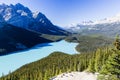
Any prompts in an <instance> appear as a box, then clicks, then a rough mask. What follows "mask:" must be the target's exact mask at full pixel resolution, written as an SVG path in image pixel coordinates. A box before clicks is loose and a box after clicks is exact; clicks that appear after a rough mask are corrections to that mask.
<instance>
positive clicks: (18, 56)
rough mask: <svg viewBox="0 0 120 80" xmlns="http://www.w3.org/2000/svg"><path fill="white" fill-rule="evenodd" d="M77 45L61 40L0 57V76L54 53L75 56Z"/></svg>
mask: <svg viewBox="0 0 120 80" xmlns="http://www.w3.org/2000/svg"><path fill="white" fill-rule="evenodd" d="M77 44H78V43H69V42H66V41H64V40H62V41H59V42H53V43H44V44H39V45H36V46H35V47H33V48H31V49H29V50H26V51H21V52H16V53H13V54H10V55H6V56H0V76H2V73H4V74H5V75H6V74H8V73H9V72H13V71H15V70H16V69H18V68H20V67H21V66H23V65H25V64H27V63H30V62H34V61H37V60H39V59H41V58H43V57H46V56H48V55H49V54H50V53H52V52H55V51H60V52H64V53H69V54H76V53H78V52H77V51H76V50H75V47H76V46H77Z"/></svg>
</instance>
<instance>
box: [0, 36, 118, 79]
mask: <svg viewBox="0 0 120 80" xmlns="http://www.w3.org/2000/svg"><path fill="white" fill-rule="evenodd" d="M114 45H115V47H111V46H110V47H109V46H108V47H103V48H98V49H96V50H95V51H90V52H89V51H87V52H86V53H80V54H74V55H69V54H66V53H62V52H53V53H51V54H50V55H49V56H47V57H45V58H43V59H41V60H38V61H36V62H33V63H30V64H26V65H24V66H22V67H21V68H19V69H18V70H16V71H15V72H13V73H10V74H9V75H7V76H4V74H3V76H2V77H1V78H0V80H49V79H50V78H52V77H53V76H56V75H58V74H61V73H63V72H71V71H88V72H93V73H95V72H98V73H100V74H99V75H98V80H120V41H119V38H118V37H117V38H116V40H115V41H114ZM43 54H44V53H43Z"/></svg>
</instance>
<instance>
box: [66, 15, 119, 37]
mask: <svg viewBox="0 0 120 80" xmlns="http://www.w3.org/2000/svg"><path fill="white" fill-rule="evenodd" d="M66 29H67V30H68V31H71V32H75V33H76V32H77V33H81V34H83V35H89V34H100V35H105V36H109V37H111V36H112V37H113V36H115V35H116V34H120V14H117V15H116V16H113V17H110V18H105V19H102V20H98V21H84V22H82V23H79V24H75V25H70V26H68V27H67V28H66Z"/></svg>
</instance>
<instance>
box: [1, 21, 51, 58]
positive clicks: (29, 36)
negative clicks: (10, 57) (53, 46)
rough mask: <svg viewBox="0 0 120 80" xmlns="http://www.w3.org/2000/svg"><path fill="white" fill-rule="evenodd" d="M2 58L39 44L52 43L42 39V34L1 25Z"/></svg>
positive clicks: (4, 24)
mask: <svg viewBox="0 0 120 80" xmlns="http://www.w3.org/2000/svg"><path fill="white" fill-rule="evenodd" d="M0 25H1V28H0V56H1V55H5V54H8V53H10V52H14V51H18V50H24V49H28V48H30V47H33V46H34V45H36V44H39V43H45V42H52V41H51V40H48V39H45V38H43V37H40V35H41V34H38V33H35V32H32V31H28V30H26V29H23V28H19V27H15V26H12V25H9V24H6V23H3V22H2V23H0Z"/></svg>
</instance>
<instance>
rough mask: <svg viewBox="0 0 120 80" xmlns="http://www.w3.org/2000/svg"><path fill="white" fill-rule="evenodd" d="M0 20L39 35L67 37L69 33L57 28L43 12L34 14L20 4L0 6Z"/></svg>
mask: <svg viewBox="0 0 120 80" xmlns="http://www.w3.org/2000/svg"><path fill="white" fill-rule="evenodd" d="M0 15H1V16H3V17H2V18H0V20H4V21H6V22H7V23H8V24H11V25H14V26H18V27H21V28H24V29H27V30H32V31H35V32H38V33H44V34H52V35H66V34H67V33H68V32H67V31H65V30H63V29H62V28H59V27H58V26H55V25H53V24H52V23H51V21H50V20H48V19H47V17H46V16H45V15H44V14H42V13H41V12H32V11H31V10H30V9H29V8H27V7H25V6H23V5H22V4H20V3H18V4H16V5H12V4H11V5H6V4H2V5H0Z"/></svg>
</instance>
